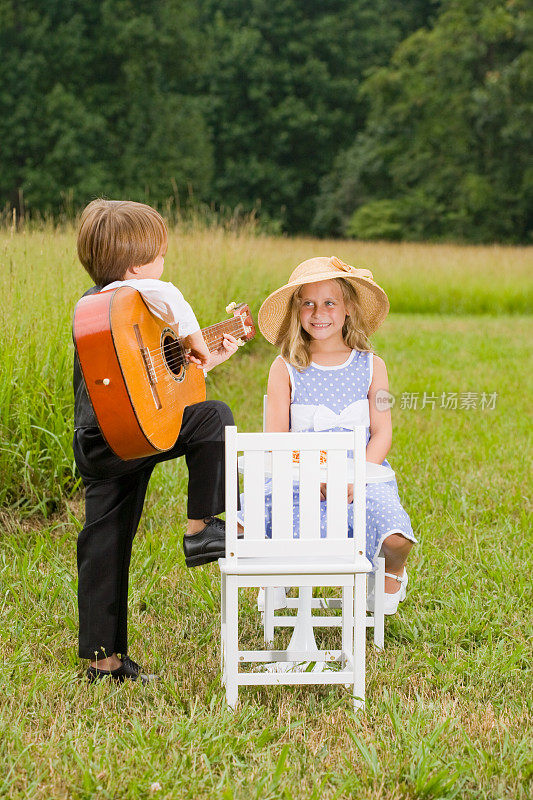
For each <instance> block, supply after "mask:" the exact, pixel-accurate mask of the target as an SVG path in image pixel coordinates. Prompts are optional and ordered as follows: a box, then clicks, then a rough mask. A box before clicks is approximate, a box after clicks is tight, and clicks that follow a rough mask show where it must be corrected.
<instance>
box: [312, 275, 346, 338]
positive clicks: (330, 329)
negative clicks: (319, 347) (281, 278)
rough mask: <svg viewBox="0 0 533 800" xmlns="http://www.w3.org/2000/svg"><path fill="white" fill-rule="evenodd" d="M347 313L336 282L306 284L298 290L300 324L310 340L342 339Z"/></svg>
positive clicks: (340, 290)
mask: <svg viewBox="0 0 533 800" xmlns="http://www.w3.org/2000/svg"><path fill="white" fill-rule="evenodd" d="M347 314H348V311H347V309H346V306H345V304H344V298H343V295H342V289H341V287H340V286H339V284H338V283H337V281H334V280H331V281H317V283H306V284H304V285H303V286H302V288H301V289H300V323H301V326H302V328H303V329H304V331H306V332H307V333H308V334H309V336H310V337H311V338H312V339H315V340H317V341H322V342H324V341H327V340H330V339H332V338H338V339H340V342H342V341H343V338H342V326H343V325H344V320H345V319H346V315H347Z"/></svg>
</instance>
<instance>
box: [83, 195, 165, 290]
mask: <svg viewBox="0 0 533 800" xmlns="http://www.w3.org/2000/svg"><path fill="white" fill-rule="evenodd" d="M167 239H168V233H167V226H166V225H165V221H164V219H163V217H162V216H161V214H159V213H158V212H157V211H156V210H155V208H152V207H151V206H147V205H145V203H135V202H133V200H104V199H102V198H99V199H98V200H93V201H92V203H89V205H88V206H87V207H86V208H85V210H84V211H83V214H82V215H81V219H80V229H79V232H78V257H79V259H80V261H81V263H82V264H83V266H84V267H85V269H86V270H87V272H88V273H89V275H90V276H91V278H92V279H93V281H94V282H95V284H96V285H97V286H105V285H106V284H108V283H113V282H114V281H121V280H123V278H124V275H125V274H126V272H127V271H128V269H131V267H141V266H142V265H143V264H151V263H152V261H154V260H155V259H156V258H157V256H158V255H159V253H160V252H161V251H162V249H163V248H164V247H166V244H167Z"/></svg>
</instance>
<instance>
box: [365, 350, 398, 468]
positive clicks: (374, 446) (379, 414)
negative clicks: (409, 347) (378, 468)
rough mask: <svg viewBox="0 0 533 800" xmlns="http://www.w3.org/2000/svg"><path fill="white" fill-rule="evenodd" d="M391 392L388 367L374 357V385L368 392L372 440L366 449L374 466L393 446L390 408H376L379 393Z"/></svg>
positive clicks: (381, 360)
mask: <svg viewBox="0 0 533 800" xmlns="http://www.w3.org/2000/svg"><path fill="white" fill-rule="evenodd" d="M388 391H389V379H388V377H387V367H386V366H385V362H384V361H383V359H382V358H380V357H379V356H374V370H373V375H372V383H371V384H370V389H369V390H368V405H369V407H370V440H369V442H368V445H367V447H366V460H367V461H372V462H373V463H374V464H381V463H382V462H383V460H384V459H385V457H386V455H387V453H388V452H389V450H390V447H391V444H392V420H391V413H390V407H389V406H388V405H385V404H384V405H385V408H384V409H383V410H380V408H382V406H379V405H378V406H376V395H377V393H378V392H380V394H381V393H382V392H388Z"/></svg>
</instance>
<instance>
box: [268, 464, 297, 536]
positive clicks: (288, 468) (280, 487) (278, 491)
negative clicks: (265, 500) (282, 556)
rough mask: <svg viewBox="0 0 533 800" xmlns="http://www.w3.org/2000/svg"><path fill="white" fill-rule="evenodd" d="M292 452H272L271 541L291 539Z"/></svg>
mask: <svg viewBox="0 0 533 800" xmlns="http://www.w3.org/2000/svg"><path fill="white" fill-rule="evenodd" d="M292 481H293V464H292V450H273V451H272V539H275V540H278V539H292V517H293V494H292Z"/></svg>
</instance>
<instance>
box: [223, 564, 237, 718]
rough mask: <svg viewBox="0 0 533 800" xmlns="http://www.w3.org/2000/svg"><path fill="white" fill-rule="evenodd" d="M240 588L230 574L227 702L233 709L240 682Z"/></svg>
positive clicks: (228, 587) (227, 599) (228, 577)
mask: <svg viewBox="0 0 533 800" xmlns="http://www.w3.org/2000/svg"><path fill="white" fill-rule="evenodd" d="M238 603H239V588H238V584H237V578H236V577H235V575H228V576H227V581H226V615H225V616H226V702H227V704H228V706H229V707H230V708H232V709H234V708H235V706H236V705H237V700H238V695H239V683H238V669H239V663H238V655H237V654H238V642H239V607H238Z"/></svg>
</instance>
